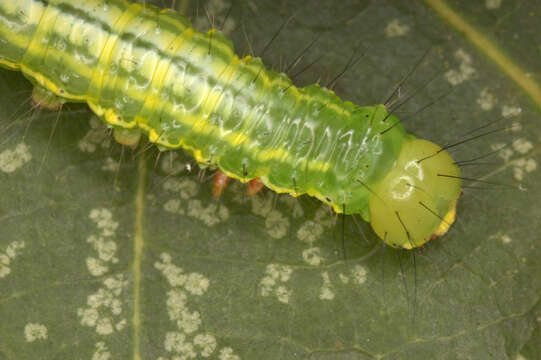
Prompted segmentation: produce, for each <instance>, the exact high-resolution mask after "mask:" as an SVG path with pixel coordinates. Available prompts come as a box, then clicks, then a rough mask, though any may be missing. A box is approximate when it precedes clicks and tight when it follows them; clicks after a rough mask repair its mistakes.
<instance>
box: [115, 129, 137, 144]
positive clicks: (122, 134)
mask: <svg viewBox="0 0 541 360" xmlns="http://www.w3.org/2000/svg"><path fill="white" fill-rule="evenodd" d="M113 136H114V138H115V140H116V141H117V142H118V143H119V144H122V145H126V146H129V147H131V148H136V147H137V144H139V139H141V130H139V129H126V128H121V127H115V129H114V130H113Z"/></svg>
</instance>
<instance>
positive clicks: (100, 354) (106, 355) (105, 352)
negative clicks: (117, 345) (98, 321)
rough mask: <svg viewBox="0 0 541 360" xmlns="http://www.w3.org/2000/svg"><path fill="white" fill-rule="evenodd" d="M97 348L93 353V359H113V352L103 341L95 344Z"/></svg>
mask: <svg viewBox="0 0 541 360" xmlns="http://www.w3.org/2000/svg"><path fill="white" fill-rule="evenodd" d="M95 347H96V350H94V354H92V360H111V359H112V357H111V352H110V351H109V349H108V348H107V345H105V343H104V342H103V341H99V342H97V343H96V345H95Z"/></svg>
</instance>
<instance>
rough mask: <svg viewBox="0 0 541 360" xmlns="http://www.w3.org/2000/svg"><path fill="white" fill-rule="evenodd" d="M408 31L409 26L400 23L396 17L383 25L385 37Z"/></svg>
mask: <svg viewBox="0 0 541 360" xmlns="http://www.w3.org/2000/svg"><path fill="white" fill-rule="evenodd" d="M409 31H410V27H409V26H408V25H405V24H402V23H400V21H399V20H398V19H394V20H391V22H389V23H388V24H387V26H386V27H385V35H387V37H390V38H392V37H397V36H404V35H406V34H407V33H408V32H409Z"/></svg>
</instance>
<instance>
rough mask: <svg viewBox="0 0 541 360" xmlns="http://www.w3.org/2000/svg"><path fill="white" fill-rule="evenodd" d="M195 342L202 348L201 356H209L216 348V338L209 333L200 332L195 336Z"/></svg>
mask: <svg viewBox="0 0 541 360" xmlns="http://www.w3.org/2000/svg"><path fill="white" fill-rule="evenodd" d="M193 344H194V345H195V346H197V347H199V348H201V351H200V353H201V356H203V357H209V356H210V355H212V353H213V352H214V350H216V346H217V345H216V338H215V337H214V336H212V335H209V334H200V335H197V336H195V337H194V338H193Z"/></svg>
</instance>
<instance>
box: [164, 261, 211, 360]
mask: <svg viewBox="0 0 541 360" xmlns="http://www.w3.org/2000/svg"><path fill="white" fill-rule="evenodd" d="M154 267H155V268H156V269H158V270H159V271H160V272H161V273H162V275H163V276H164V277H165V278H166V279H167V282H168V283H169V285H171V287H172V288H171V289H170V290H169V291H168V292H167V298H166V306H167V313H168V315H169V319H170V320H171V321H173V322H174V323H175V325H176V329H175V330H174V331H168V332H167V333H166V334H165V340H164V348H165V350H166V351H167V352H168V353H170V354H171V355H170V356H171V357H170V358H169V357H164V356H161V357H159V358H158V360H177V359H196V358H197V359H199V358H206V357H209V356H211V355H212V354H213V353H214V352H215V350H216V348H217V342H216V338H215V337H214V336H213V335H211V334H207V333H197V331H198V330H199V328H200V327H201V326H202V320H201V315H200V313H199V312H198V311H191V310H190V309H188V301H189V298H190V296H201V295H203V294H204V293H205V292H206V291H207V289H208V287H209V283H210V282H209V280H208V278H206V277H204V276H203V275H201V274H199V273H189V274H185V273H184V271H183V270H182V269H181V268H180V267H178V266H176V265H174V264H173V263H172V258H171V255H169V254H167V253H162V254H161V255H160V261H157V262H155V263H154ZM198 355H199V356H198Z"/></svg>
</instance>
